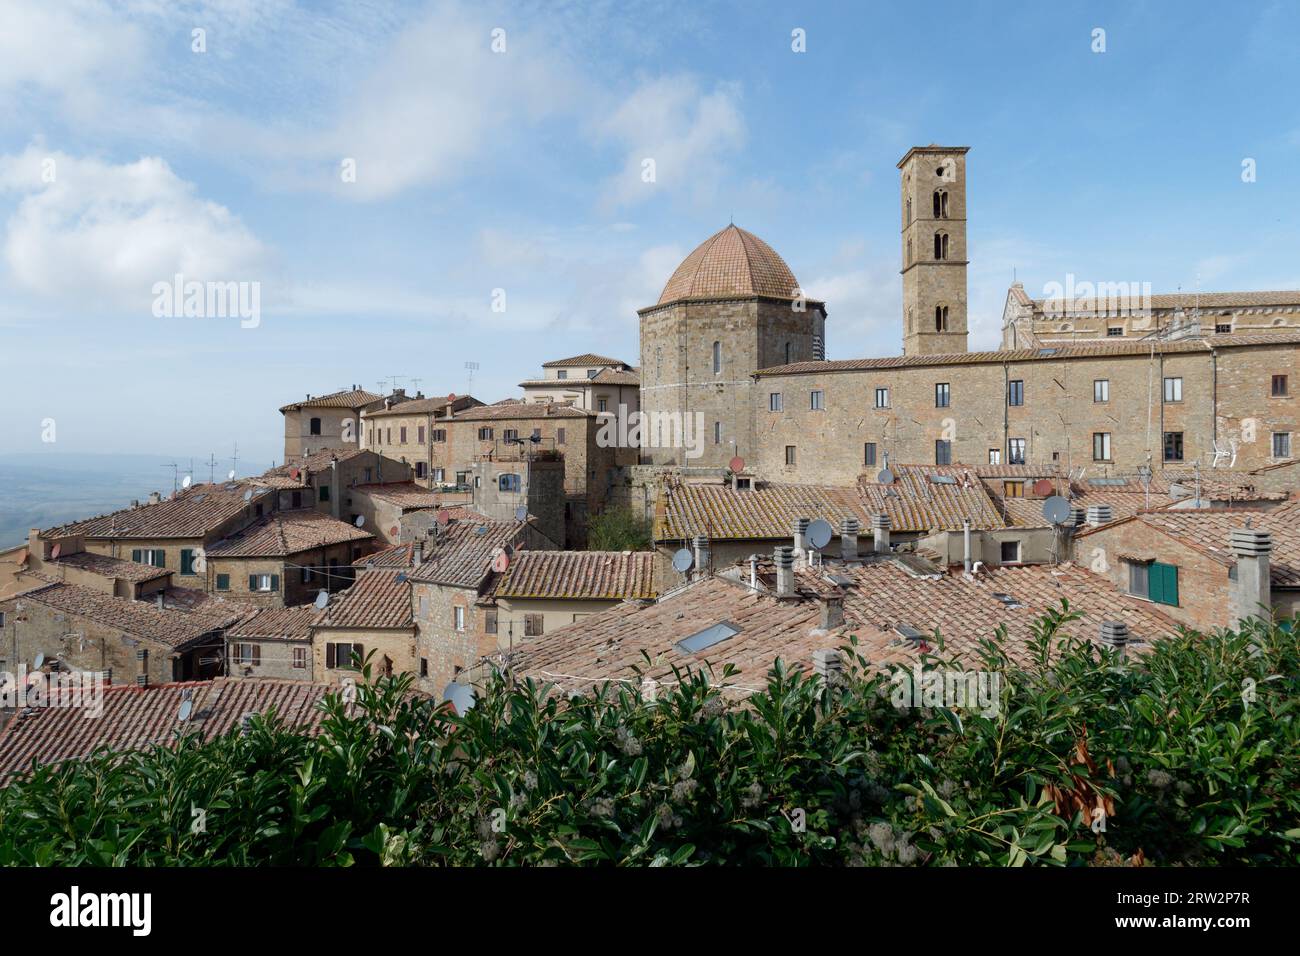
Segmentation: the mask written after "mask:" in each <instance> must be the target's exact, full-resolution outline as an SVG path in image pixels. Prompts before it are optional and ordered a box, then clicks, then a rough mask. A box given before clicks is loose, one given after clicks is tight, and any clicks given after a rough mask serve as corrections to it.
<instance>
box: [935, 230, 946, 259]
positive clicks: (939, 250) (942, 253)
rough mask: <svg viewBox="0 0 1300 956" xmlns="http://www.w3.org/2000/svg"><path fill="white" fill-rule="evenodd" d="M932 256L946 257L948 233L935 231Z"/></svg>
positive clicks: (937, 257)
mask: <svg viewBox="0 0 1300 956" xmlns="http://www.w3.org/2000/svg"><path fill="white" fill-rule="evenodd" d="M934 257H935V258H936V259H947V258H948V234H947V233H946V232H936V233H935V234H934Z"/></svg>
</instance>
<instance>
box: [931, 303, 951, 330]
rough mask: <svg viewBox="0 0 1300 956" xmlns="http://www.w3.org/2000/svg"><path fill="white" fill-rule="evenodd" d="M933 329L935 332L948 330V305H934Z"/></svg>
mask: <svg viewBox="0 0 1300 956" xmlns="http://www.w3.org/2000/svg"><path fill="white" fill-rule="evenodd" d="M934 330H935V331H936V332H947V331H948V307H947V306H946V305H936V306H935V307H934Z"/></svg>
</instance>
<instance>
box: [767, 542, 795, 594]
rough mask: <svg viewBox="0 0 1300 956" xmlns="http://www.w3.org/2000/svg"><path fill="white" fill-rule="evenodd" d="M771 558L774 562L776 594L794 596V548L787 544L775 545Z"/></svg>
mask: <svg viewBox="0 0 1300 956" xmlns="http://www.w3.org/2000/svg"><path fill="white" fill-rule="evenodd" d="M772 559H773V560H774V561H775V562H776V596H777V597H779V598H790V597H794V548H792V547H791V546H790V545H788V544H781V545H777V547H776V550H775V551H774V552H773V554H772Z"/></svg>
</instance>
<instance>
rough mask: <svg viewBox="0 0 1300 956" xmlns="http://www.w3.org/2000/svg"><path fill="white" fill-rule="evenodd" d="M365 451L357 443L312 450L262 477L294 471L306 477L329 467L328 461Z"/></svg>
mask: <svg viewBox="0 0 1300 956" xmlns="http://www.w3.org/2000/svg"><path fill="white" fill-rule="evenodd" d="M365 453H366V449H364V448H360V447H359V446H357V445H343V446H340V447H338V448H322V449H320V450H319V451H314V452H312V453H311V454H310V455H306V456H302V457H298V458H294V459H293V460H291V461H286V462H285V463H284V464H283V465H279V466H278V467H276V468H270V469H268V470H267V471H266V472H265V473H264V474H263V476H262V477H263V478H272V477H277V476H278V477H291V476H292V475H293V474H294V473H295V472H297V473H298V474H299V475H300V476H302V477H306V476H308V475H314V474H316V473H318V472H322V471H325V470H326V469H327V468H329V467H330V462H332V461H339V462H344V461H347V460H348V459H349V458H355V457H356V456H357V455H364V454H365ZM254 480H260V479H254Z"/></svg>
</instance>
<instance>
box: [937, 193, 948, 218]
mask: <svg viewBox="0 0 1300 956" xmlns="http://www.w3.org/2000/svg"><path fill="white" fill-rule="evenodd" d="M934 218H935V219H947V218H948V190H946V189H936V190H935V191H934Z"/></svg>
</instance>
